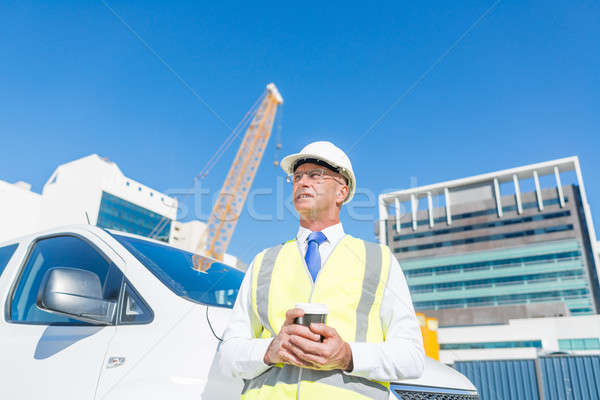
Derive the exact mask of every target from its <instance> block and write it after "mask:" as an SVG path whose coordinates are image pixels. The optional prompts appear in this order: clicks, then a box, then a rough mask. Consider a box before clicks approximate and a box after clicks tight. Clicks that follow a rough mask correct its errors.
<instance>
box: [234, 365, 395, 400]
mask: <svg viewBox="0 0 600 400" xmlns="http://www.w3.org/2000/svg"><path fill="white" fill-rule="evenodd" d="M300 370H301V368H299V367H296V366H293V365H288V364H286V365H284V366H283V367H277V366H273V367H271V368H269V369H268V370H266V371H265V372H263V373H262V374H260V375H259V376H257V377H256V378H254V379H250V380H246V381H245V384H244V389H243V390H242V398H243V399H244V400H246V399H248V400H254V399H286V398H290V397H291V398H295V397H297V396H298V394H299V393H298V386H299V385H298V381H299V379H300ZM300 393H301V394H302V398H306V399H320V398H324V397H325V396H326V397H327V400H338V399H340V400H342V399H343V400H346V399H349V400H354V399H356V400H362V399H365V398H367V399H376V400H388V399H389V392H388V388H387V386H385V385H382V384H381V383H378V382H374V381H370V380H368V379H366V378H360V377H358V376H352V375H346V374H343V373H340V372H339V371H318V370H314V369H307V368H304V369H303V370H302V383H301V385H300Z"/></svg>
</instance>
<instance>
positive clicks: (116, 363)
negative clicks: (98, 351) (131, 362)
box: [106, 357, 125, 368]
mask: <svg viewBox="0 0 600 400" xmlns="http://www.w3.org/2000/svg"><path fill="white" fill-rule="evenodd" d="M123 364H125V357H108V362H107V363H106V368H115V367H120V366H121V365H123Z"/></svg>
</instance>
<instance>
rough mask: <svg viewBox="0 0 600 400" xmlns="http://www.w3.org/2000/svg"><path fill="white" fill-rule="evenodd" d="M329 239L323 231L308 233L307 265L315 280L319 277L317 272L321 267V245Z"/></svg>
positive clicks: (305, 257)
mask: <svg viewBox="0 0 600 400" xmlns="http://www.w3.org/2000/svg"><path fill="white" fill-rule="evenodd" d="M326 240H327V237H326V236H325V234H324V233H323V232H312V233H311V234H310V235H308V248H307V249H306V256H304V259H305V260H306V265H307V266H308V271H309V272H310V275H311V276H312V278H313V282H314V281H315V279H317V274H318V273H319V270H320V269H321V255H320V254H319V246H320V245H321V243H323V242H324V241H326Z"/></svg>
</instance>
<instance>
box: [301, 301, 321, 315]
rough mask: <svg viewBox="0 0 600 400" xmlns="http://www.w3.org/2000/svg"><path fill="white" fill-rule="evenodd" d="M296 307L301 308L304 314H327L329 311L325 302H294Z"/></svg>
mask: <svg viewBox="0 0 600 400" xmlns="http://www.w3.org/2000/svg"><path fill="white" fill-rule="evenodd" d="M296 308H301V309H303V310H304V313H305V314H328V313H329V307H327V304H320V303H296Z"/></svg>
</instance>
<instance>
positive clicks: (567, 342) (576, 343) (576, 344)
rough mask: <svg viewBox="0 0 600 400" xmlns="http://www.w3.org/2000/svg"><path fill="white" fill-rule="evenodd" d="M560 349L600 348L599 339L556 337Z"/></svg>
mask: <svg viewBox="0 0 600 400" xmlns="http://www.w3.org/2000/svg"><path fill="white" fill-rule="evenodd" d="M558 347H559V348H560V349H561V350H600V339H598V338H585V339H558Z"/></svg>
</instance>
